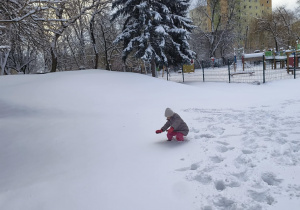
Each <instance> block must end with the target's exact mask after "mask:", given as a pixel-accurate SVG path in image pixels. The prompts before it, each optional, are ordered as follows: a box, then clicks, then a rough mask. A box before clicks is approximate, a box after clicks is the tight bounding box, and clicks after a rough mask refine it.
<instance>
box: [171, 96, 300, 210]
mask: <svg viewBox="0 0 300 210" xmlns="http://www.w3.org/2000/svg"><path fill="white" fill-rule="evenodd" d="M299 105H300V101H286V102H285V103H283V104H281V105H280V107H279V108H277V109H275V110H273V109H272V108H271V107H258V108H257V107H250V108H248V110H246V111H245V110H243V111H242V110H236V109H230V110H217V109H197V108H191V109H186V110H184V112H185V114H186V115H187V116H189V117H190V119H189V121H190V122H192V126H191V131H190V134H189V137H188V138H189V139H190V140H192V141H197V143H198V145H199V147H198V148H197V149H198V151H199V152H198V155H199V156H198V157H197V155H195V157H189V158H185V157H183V160H184V161H186V160H190V161H193V160H194V161H195V162H191V163H189V164H187V166H186V167H184V168H179V169H177V170H176V171H177V172H178V173H183V174H184V176H185V178H186V179H187V180H188V181H191V182H193V183H194V184H196V186H197V188H198V190H196V191H197V192H198V195H196V197H195V204H196V205H199V206H201V207H202V209H204V210H211V209H243V210H245V209H249V210H254V209H255V210H260V209H265V208H268V207H269V208H270V205H272V206H273V205H275V204H276V199H277V197H280V196H285V197H288V198H289V199H293V198H296V199H300V183H297V182H295V180H294V178H295V177H297V176H298V175H299V172H300V171H299V169H297V170H298V171H296V170H295V166H298V165H300V139H299V134H300V120H299V119H300V113H299V112H296V113H288V112H289V110H297V109H292V107H293V106H295V107H296V106H299ZM193 125H194V126H193ZM199 125H200V126H201V125H203V127H199ZM233 145H234V146H233ZM197 160H201V161H199V162H197ZM186 162H188V161H186ZM298 168H299V167H298ZM273 171H274V172H275V171H281V172H282V173H280V174H276V173H274V172H273ZM283 177H284V178H285V179H284V178H283ZM234 188H235V189H234ZM236 188H239V189H238V190H237V189H236ZM279 195H280V196H279ZM203 206H204V208H203Z"/></svg>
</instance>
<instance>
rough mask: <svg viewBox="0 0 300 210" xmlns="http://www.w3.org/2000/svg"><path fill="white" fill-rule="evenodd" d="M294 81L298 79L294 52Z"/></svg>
mask: <svg viewBox="0 0 300 210" xmlns="http://www.w3.org/2000/svg"><path fill="white" fill-rule="evenodd" d="M294 79H296V52H294Z"/></svg>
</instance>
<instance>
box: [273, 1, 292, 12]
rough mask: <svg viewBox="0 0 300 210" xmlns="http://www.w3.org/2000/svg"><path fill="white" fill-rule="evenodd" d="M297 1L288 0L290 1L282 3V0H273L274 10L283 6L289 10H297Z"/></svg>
mask: <svg viewBox="0 0 300 210" xmlns="http://www.w3.org/2000/svg"><path fill="white" fill-rule="evenodd" d="M296 2H297V0H288V1H282V0H273V1H272V3H273V9H274V8H276V7H278V6H282V5H286V6H287V8H288V9H291V10H293V9H294V8H295V6H294V5H295V4H296Z"/></svg>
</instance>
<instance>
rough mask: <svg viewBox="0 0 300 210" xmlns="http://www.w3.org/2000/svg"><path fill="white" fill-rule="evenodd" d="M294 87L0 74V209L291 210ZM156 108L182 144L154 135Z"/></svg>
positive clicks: (297, 159) (296, 150)
mask: <svg viewBox="0 0 300 210" xmlns="http://www.w3.org/2000/svg"><path fill="white" fill-rule="evenodd" d="M299 88H300V82H299V80H285V81H278V82H272V83H267V84H264V85H260V86H255V85H249V84H228V83H202V82H201V83H186V84H179V83H174V82H167V81H164V80H160V79H156V78H151V77H149V76H145V75H139V74H132V73H119V72H108V71H101V70H88V71H76V72H60V73H55V74H45V75H17V76H3V77H0V90H1V92H0V140H1V141H0V142H1V147H0V169H1V173H0V209H5V210H20V209H22V210H41V209H43V210H53V209H55V210H82V209H87V210H99V209H105V210H120V209H133V210H135V209H136V210H137V209H143V210H166V209H172V210H182V209H189V210H190V209H191V210H192V209H197V210H199V209H205V210H210V209H211V210H213V209H217V210H219V209H243V210H248V209H249V210H250V209H251V210H254V209H255V210H259V209H272V210H273V209H275V210H281V209H289V210H298V208H299V206H300V178H299V174H300V167H299V165H300V129H299V128H300V120H299V119H300V118H299V117H300V108H299V104H300V94H299V93H297V91H291V90H298V89H299ZM166 107H171V108H172V109H173V110H174V111H175V112H177V113H178V114H180V115H181V117H182V118H183V119H184V120H185V121H186V122H187V124H188V125H189V127H190V133H189V135H188V136H187V138H186V140H187V141H185V142H183V143H178V142H176V141H172V142H166V141H165V140H166V136H165V133H164V134H160V135H156V134H155V130H156V129H160V128H161V126H162V125H163V124H164V123H165V117H164V110H165V108H166Z"/></svg>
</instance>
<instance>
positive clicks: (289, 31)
mask: <svg viewBox="0 0 300 210" xmlns="http://www.w3.org/2000/svg"><path fill="white" fill-rule="evenodd" d="M295 23H296V16H295V15H294V13H293V12H292V11H289V10H287V9H286V8H285V7H279V8H277V9H276V10H275V11H274V12H273V14H268V15H265V16H263V17H261V18H256V20H254V21H253V22H252V25H253V29H252V31H251V35H250V36H251V39H252V40H257V41H258V42H260V43H263V46H262V47H263V48H265V47H267V48H273V47H274V48H275V50H276V51H279V48H281V47H284V48H288V47H289V46H290V45H292V43H294V42H295V40H297V38H298V36H299V35H298V33H299V31H297V28H296V27H294V26H295Z"/></svg>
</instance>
